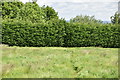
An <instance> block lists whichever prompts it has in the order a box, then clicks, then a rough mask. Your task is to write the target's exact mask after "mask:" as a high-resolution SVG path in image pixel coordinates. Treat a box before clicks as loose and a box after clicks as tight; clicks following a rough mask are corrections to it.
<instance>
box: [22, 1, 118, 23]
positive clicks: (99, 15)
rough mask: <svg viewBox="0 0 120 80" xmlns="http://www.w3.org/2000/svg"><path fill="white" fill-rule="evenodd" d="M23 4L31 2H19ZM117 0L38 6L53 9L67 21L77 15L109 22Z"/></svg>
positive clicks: (55, 2)
mask: <svg viewBox="0 0 120 80" xmlns="http://www.w3.org/2000/svg"><path fill="white" fill-rule="evenodd" d="M20 1H22V2H23V3H25V2H29V1H32V0H20ZM118 1H119V0H38V1H37V3H38V4H39V5H40V6H43V5H49V6H51V7H53V8H54V9H55V10H56V11H57V12H58V15H59V16H60V18H65V19H66V20H69V19H71V18H73V17H75V16H77V15H89V16H93V15H94V16H95V18H96V19H100V20H103V21H110V16H112V15H114V13H115V12H116V11H118Z"/></svg>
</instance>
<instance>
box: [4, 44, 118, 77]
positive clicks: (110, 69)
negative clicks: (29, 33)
mask: <svg viewBox="0 0 120 80" xmlns="http://www.w3.org/2000/svg"><path fill="white" fill-rule="evenodd" d="M2 71H3V72H2V77H4V78H117V77H118V49H117V48H98V47H78V48H63V47H8V46H3V47H2Z"/></svg>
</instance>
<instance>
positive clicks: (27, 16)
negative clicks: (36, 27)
mask: <svg viewBox="0 0 120 80" xmlns="http://www.w3.org/2000/svg"><path fill="white" fill-rule="evenodd" d="M18 19H21V20H29V21H31V22H33V23H38V22H41V21H44V20H45V13H44V11H43V9H42V8H41V7H39V5H38V4H37V3H34V4H33V3H31V2H27V3H26V4H24V6H23V7H22V8H21V9H20V12H19V17H18Z"/></svg>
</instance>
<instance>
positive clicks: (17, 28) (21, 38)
mask: <svg viewBox="0 0 120 80" xmlns="http://www.w3.org/2000/svg"><path fill="white" fill-rule="evenodd" d="M62 23H63V21H62V20H57V21H54V22H47V23H39V24H38V23H35V24H33V23H31V22H25V21H4V22H3V24H2V27H3V29H2V43H3V44H9V45H10V46H13V45H15V46H63V45H64V36H65V27H64V25H62Z"/></svg>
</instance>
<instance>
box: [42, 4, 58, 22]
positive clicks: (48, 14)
mask: <svg viewBox="0 0 120 80" xmlns="http://www.w3.org/2000/svg"><path fill="white" fill-rule="evenodd" d="M42 8H43V10H44V12H45V14H46V20H51V19H53V18H56V19H58V13H57V12H55V10H54V9H53V8H52V7H49V6H47V7H45V6H43V7H42Z"/></svg>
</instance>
